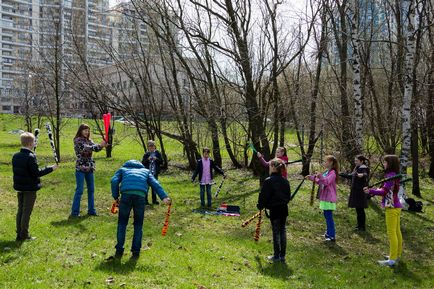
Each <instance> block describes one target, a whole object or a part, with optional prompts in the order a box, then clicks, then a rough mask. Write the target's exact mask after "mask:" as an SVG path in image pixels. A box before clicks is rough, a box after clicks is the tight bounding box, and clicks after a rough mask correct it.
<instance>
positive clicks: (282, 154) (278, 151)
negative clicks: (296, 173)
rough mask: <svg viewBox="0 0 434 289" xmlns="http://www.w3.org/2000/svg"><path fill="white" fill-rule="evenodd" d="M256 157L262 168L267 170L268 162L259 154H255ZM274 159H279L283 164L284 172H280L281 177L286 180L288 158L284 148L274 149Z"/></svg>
mask: <svg viewBox="0 0 434 289" xmlns="http://www.w3.org/2000/svg"><path fill="white" fill-rule="evenodd" d="M257 156H258V159H259V161H260V162H261V164H262V165H263V166H264V167H266V168H268V167H269V166H270V162H267V161H266V160H265V159H264V156H263V155H262V154H261V153H260V152H258V153H257ZM274 157H275V158H278V159H281V160H282V161H283V162H284V163H285V167H284V170H282V177H284V178H285V179H286V178H288V173H287V171H286V163H287V162H288V156H287V155H286V148H284V147H278V148H277V149H276V154H275V156H274Z"/></svg>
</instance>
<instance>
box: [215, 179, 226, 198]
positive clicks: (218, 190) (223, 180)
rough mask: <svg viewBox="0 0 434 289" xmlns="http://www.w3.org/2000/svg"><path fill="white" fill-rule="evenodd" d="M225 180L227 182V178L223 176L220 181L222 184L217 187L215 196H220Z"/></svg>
mask: <svg viewBox="0 0 434 289" xmlns="http://www.w3.org/2000/svg"><path fill="white" fill-rule="evenodd" d="M224 182H225V178H223V179H222V181H221V182H220V185H219V187H218V188H217V191H216V192H215V194H214V198H217V197H218V196H219V193H220V190H221V189H222V187H223V183H224Z"/></svg>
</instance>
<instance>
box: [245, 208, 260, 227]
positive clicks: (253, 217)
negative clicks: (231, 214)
mask: <svg viewBox="0 0 434 289" xmlns="http://www.w3.org/2000/svg"><path fill="white" fill-rule="evenodd" d="M260 214H261V212H260V211H259V212H257V213H256V214H254V215H253V216H251V217H250V218H249V219H247V220H245V221H244V222H243V223H242V224H241V227H243V228H244V227H246V226H247V225H248V224H250V223H251V222H252V221H253V220H254V219H256V218H257V217H259V215H260Z"/></svg>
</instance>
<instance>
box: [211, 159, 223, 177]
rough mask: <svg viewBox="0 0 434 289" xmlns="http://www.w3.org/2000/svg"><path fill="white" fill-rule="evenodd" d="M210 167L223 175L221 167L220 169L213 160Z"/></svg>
mask: <svg viewBox="0 0 434 289" xmlns="http://www.w3.org/2000/svg"><path fill="white" fill-rule="evenodd" d="M212 167H213V169H215V170H216V171H217V172H218V173H219V174H221V175H222V176H224V175H225V172H224V171H223V169H221V168H220V167H219V166H218V165H216V164H215V163H214V162H213V163H212Z"/></svg>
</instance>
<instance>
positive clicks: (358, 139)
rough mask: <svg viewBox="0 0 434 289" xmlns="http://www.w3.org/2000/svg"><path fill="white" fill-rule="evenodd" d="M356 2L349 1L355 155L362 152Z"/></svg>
mask: <svg viewBox="0 0 434 289" xmlns="http://www.w3.org/2000/svg"><path fill="white" fill-rule="evenodd" d="M358 2H359V1H358V0H353V1H351V10H352V15H351V42H352V46H353V52H352V54H353V55H352V68H353V97H354V130H355V134H354V137H355V143H356V146H357V147H356V150H357V153H362V151H363V107H362V101H363V100H362V90H361V83H360V82H361V81H360V40H359V29H358V28H359V25H358V22H359V19H358V18H359V7H358Z"/></svg>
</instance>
